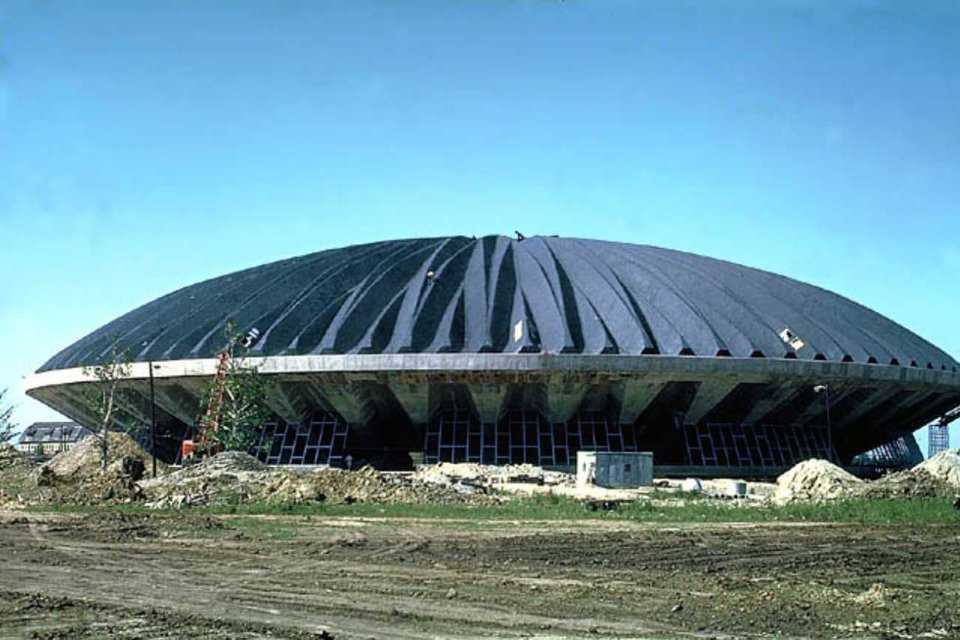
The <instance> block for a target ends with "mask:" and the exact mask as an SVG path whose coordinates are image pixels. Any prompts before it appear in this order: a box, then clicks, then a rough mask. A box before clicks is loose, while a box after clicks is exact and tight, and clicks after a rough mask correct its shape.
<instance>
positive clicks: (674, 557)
mask: <svg viewBox="0 0 960 640" xmlns="http://www.w3.org/2000/svg"><path fill="white" fill-rule="evenodd" d="M0 549H3V553H0V637H2V638H21V637H35V638H102V637H129V638H184V637H189V638H264V637H271V638H315V637H324V636H325V634H329V635H332V636H333V637H336V638H435V637H457V638H460V637H464V638H465V637H528V638H529V637H543V638H547V637H553V638H556V637H580V636H584V637H597V636H609V637H637V638H683V637H713V638H723V637H795V638H799V637H813V638H820V637H857V638H898V637H902V638H909V637H919V636H920V635H921V634H928V635H927V636H925V637H931V638H937V637H944V638H947V637H960V612H958V610H957V608H956V607H955V606H954V605H955V603H956V602H958V601H960V554H958V553H957V550H958V549H960V528H957V527H909V528H907V527H869V528H867V527H860V526H851V525H842V526H840V525H832V526H827V525H782V524H781V525H770V526H757V525H683V526H669V527H668V526H664V525H644V524H634V523H630V522H623V521H619V522H611V521H590V520H587V521H571V522H542V521H540V522H503V521H476V520H470V521H460V522H457V521H450V520H410V519H376V518H374V519H358V518H330V519H323V520H321V519H318V518H316V517H314V518H307V517H302V516H301V517H293V516H291V517H267V516H260V517H257V516H230V517H223V518H214V517H209V516H198V515H197V516H191V515H178V516H169V515H124V514H120V513H117V512H115V511H104V512H97V513H93V514H86V515H63V514H40V513H33V514H25V513H19V512H6V513H4V512H0ZM328 637H329V636H328Z"/></svg>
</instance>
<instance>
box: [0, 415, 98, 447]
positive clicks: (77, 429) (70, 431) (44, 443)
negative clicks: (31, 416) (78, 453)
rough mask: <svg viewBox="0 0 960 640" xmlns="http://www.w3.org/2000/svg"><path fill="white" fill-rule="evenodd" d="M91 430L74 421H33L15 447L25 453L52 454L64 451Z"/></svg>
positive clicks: (90, 433)
mask: <svg viewBox="0 0 960 640" xmlns="http://www.w3.org/2000/svg"><path fill="white" fill-rule="evenodd" d="M90 435H93V432H92V431H90V429H87V428H86V427H82V426H80V425H79V424H77V423H76V422H34V423H33V424H31V425H30V426H29V427H27V428H26V429H24V430H23V433H21V434H20V439H19V440H18V441H17V449H19V450H20V451H23V452H25V453H33V454H39V455H53V454H54V453H57V452H58V451H66V450H67V449H69V448H70V447H72V446H73V445H75V444H76V443H78V442H80V441H81V440H83V439H84V438H86V437H87V436H90Z"/></svg>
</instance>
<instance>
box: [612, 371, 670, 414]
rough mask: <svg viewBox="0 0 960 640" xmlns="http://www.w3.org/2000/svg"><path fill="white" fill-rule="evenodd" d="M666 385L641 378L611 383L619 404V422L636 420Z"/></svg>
mask: <svg viewBox="0 0 960 640" xmlns="http://www.w3.org/2000/svg"><path fill="white" fill-rule="evenodd" d="M666 386H667V385H666V384H665V383H663V382H644V381H643V380H627V381H625V382H621V383H618V384H615V385H613V389H612V390H613V395H614V397H615V398H616V399H617V400H618V401H619V404H620V416H619V418H618V421H619V422H620V424H633V423H634V422H636V421H637V418H639V417H640V416H641V415H642V414H643V412H644V411H646V410H647V408H648V407H649V406H650V405H651V404H653V401H654V400H656V399H657V396H658V395H660V392H661V391H663V389H664V387H666Z"/></svg>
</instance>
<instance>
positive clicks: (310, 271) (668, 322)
mask: <svg viewBox="0 0 960 640" xmlns="http://www.w3.org/2000/svg"><path fill="white" fill-rule="evenodd" d="M228 320H232V321H233V322H235V323H236V324H237V326H238V327H239V328H240V329H241V330H242V331H248V330H250V329H253V328H256V329H257V330H258V332H259V337H258V340H257V341H256V343H255V344H253V346H252V348H251V351H250V352H249V355H250V356H251V357H252V360H251V362H253V363H255V364H257V365H258V366H259V368H260V371H261V373H263V374H265V375H267V376H269V377H270V378H271V379H272V380H273V381H274V382H275V384H274V385H272V388H273V391H272V392H271V393H270V397H269V399H268V400H269V404H270V406H271V408H272V409H273V411H274V412H275V414H276V415H275V418H274V419H273V420H272V421H271V422H269V423H268V424H267V425H265V426H264V429H263V434H262V438H261V442H260V445H258V447H257V449H256V450H255V453H256V454H257V455H259V456H260V457H261V458H262V459H264V460H265V461H267V462H271V463H281V464H300V463H307V464H317V463H320V464H340V463H341V462H342V459H343V457H344V456H345V455H347V454H350V455H352V456H353V458H354V459H356V460H358V461H359V460H367V461H371V462H373V463H375V464H379V465H382V466H386V467H398V466H399V467H402V466H406V465H409V464H410V459H411V458H410V454H413V456H414V459H418V458H419V459H422V461H424V462H433V461H475V462H482V463H490V464H501V463H507V462H531V463H535V464H542V465H545V466H564V465H569V464H572V461H573V460H574V459H575V455H576V451H578V450H581V449H583V450H598V451H604V450H612V451H618V450H624V451H635V450H644V451H652V452H653V453H654V460H655V463H656V464H657V465H658V467H660V468H661V469H676V470H678V471H679V470H682V472H683V473H702V474H703V475H710V474H720V473H739V474H740V475H747V474H753V475H764V474H769V473H776V472H777V471H778V470H780V469H782V468H783V467H785V466H788V465H791V464H793V463H794V462H796V461H798V460H801V459H804V458H808V457H829V458H833V459H835V460H837V461H838V462H841V463H844V464H850V463H851V461H853V460H854V458H855V457H856V456H858V454H862V453H864V452H867V451H868V450H871V449H874V448H875V447H878V446H880V445H885V444H887V443H894V444H895V447H894V448H896V449H897V450H898V451H899V452H900V453H898V454H896V456H895V457H897V458H898V459H899V461H900V462H901V463H906V462H907V461H908V460H909V459H915V458H916V456H917V455H919V451H918V450H917V448H916V444H915V442H914V441H913V438H912V436H911V435H910V434H911V433H912V432H913V431H914V430H916V429H917V428H919V427H921V426H923V425H924V424H926V423H928V422H929V421H931V420H933V419H935V418H937V417H938V416H940V415H942V414H943V413H944V412H946V411H948V410H949V409H951V408H953V407H955V406H957V405H960V373H958V370H960V364H958V363H957V361H956V360H954V359H953V358H951V357H950V356H949V355H947V354H946V353H944V352H943V351H942V350H940V349H938V348H937V347H935V346H934V345H932V344H930V343H929V342H927V341H926V340H924V339H922V338H921V337H919V336H917V335H916V334H914V333H912V332H910V331H909V330H907V329H905V328H904V327H902V326H900V325H898V324H896V323H895V322H893V321H891V320H889V319H887V318H885V317H883V316H881V315H879V314H877V313H875V312H873V311H871V310H869V309H867V308H865V307H863V306H861V305H859V304H857V303H855V302H852V301H850V300H848V299H846V298H843V297H841V296H839V295H836V294H834V293H831V292H829V291H825V290H823V289H820V288H817V287H815V286H811V285H808V284H804V283H801V282H797V281H795V280H791V279H789V278H786V277H783V276H779V275H776V274H772V273H768V272H764V271H760V270H757V269H752V268H749V267H744V266H740V265H737V264H732V263H729V262H724V261H722V260H716V259H712V258H706V257H702V256H697V255H692V254H689V253H681V252H678V251H671V250H667V249H660V248H656V247H650V246H638V245H631V244H624V243H617V242H604V241H597V240H582V239H575V238H559V237H531V238H524V239H512V238H507V237H503V236H487V237H483V238H467V237H448V238H426V239H413V240H396V241H387V242H377V243H373V244H365V245H358V246H352V247H346V248H342V249H334V250H328V251H321V252H319V253H314V254H310V255H306V256H301V257H297V258H291V259H289V260H282V261H280V262H274V263H271V264H267V265H263V266H259V267H255V268H252V269H248V270H245V271H240V272H237V273H233V274H230V275H226V276H223V277H220V278H215V279H212V280H207V281H205V282H201V283H198V284H195V285H192V286H189V287H186V288H183V289H180V290H179V291H175V292H173V293H171V294H168V295H166V296H163V297H162V298H159V299H157V300H155V301H153V302H150V303H148V304H146V305H144V306H142V307H140V308H138V309H135V310H133V311H131V312H129V313H127V314H126V315H123V316H121V317H119V318H117V319H116V320H114V321H113V322H111V323H109V324H107V325H106V326H104V327H102V328H100V329H98V330H96V331H94V332H93V333H91V334H90V335H88V336H86V337H85V338H83V339H81V340H79V341H78V342H76V343H75V344H73V345H71V346H69V347H67V348H66V349H64V350H63V351H61V352H60V353H58V354H57V355H55V356H54V357H52V358H51V359H50V360H49V361H48V362H47V363H46V364H44V365H43V366H42V367H41V368H40V369H39V371H38V372H37V373H36V374H34V375H33V376H31V377H30V378H29V381H28V387H29V390H28V393H29V394H30V395H31V396H33V397H35V398H37V399H38V400H40V401H42V402H44V403H46V404H48V405H49V406H51V407H53V408H54V409H56V410H57V411H60V412H61V413H63V414H64V415H67V416H69V417H70V418H72V419H74V420H76V421H78V422H80V423H81V424H86V425H88V426H90V425H91V415H90V412H89V411H88V410H86V409H85V407H84V403H83V401H82V397H83V396H82V393H81V392H80V391H81V388H82V387H83V385H87V384H91V381H90V379H89V377H88V376H86V375H85V374H84V370H83V368H84V367H85V366H87V365H92V364H95V363H97V362H98V361H100V360H101V359H102V358H103V357H104V356H105V354H106V353H108V352H109V350H110V347H111V345H112V344H114V343H117V345H118V347H119V348H120V349H122V350H126V351H127V353H129V354H130V356H131V357H132V358H133V360H134V365H133V371H132V373H133V375H132V377H131V378H130V380H129V381H128V382H126V383H125V384H124V388H123V392H122V408H123V409H124V411H123V414H122V415H120V416H118V420H122V421H125V422H126V423H127V426H128V427H130V426H134V427H135V426H137V425H149V424H150V419H151V413H152V410H153V408H154V407H155V408H156V409H157V411H156V413H157V416H158V422H159V424H160V427H161V428H160V431H161V433H162V434H163V438H162V439H161V441H160V442H161V444H160V446H159V447H158V449H159V453H160V454H161V455H163V456H165V457H167V458H168V459H172V458H173V457H174V456H175V455H176V451H177V450H178V446H179V441H180V439H182V438H183V437H184V436H185V435H186V434H188V433H189V431H190V429H191V428H192V427H194V425H195V424H196V422H197V418H198V415H199V413H200V397H201V394H202V393H203V390H204V389H205V387H206V386H207V385H208V384H209V382H210V380H211V379H212V376H213V374H214V372H215V369H216V359H215V356H216V354H217V352H218V351H219V350H221V349H222V348H223V347H224V343H225V338H224V326H225V323H226V322H227V321H228ZM151 370H152V373H153V378H154V382H155V385H154V391H153V394H152V395H151V393H150V389H149V377H150V372H151ZM151 397H152V399H153V402H151ZM828 407H829V411H828ZM828 426H829V428H828ZM890 446H894V445H890ZM888 449H889V447H888ZM891 450H892V449H891Z"/></svg>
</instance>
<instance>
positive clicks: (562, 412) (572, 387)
mask: <svg viewBox="0 0 960 640" xmlns="http://www.w3.org/2000/svg"><path fill="white" fill-rule="evenodd" d="M589 391H590V385H589V384H585V383H581V382H551V383H549V384H548V385H547V419H548V420H549V421H550V422H552V423H557V422H567V421H568V420H570V418H572V417H573V416H574V414H575V413H577V411H578V410H579V409H580V405H581V403H582V402H583V399H584V397H586V395H587V393H588V392H589Z"/></svg>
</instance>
